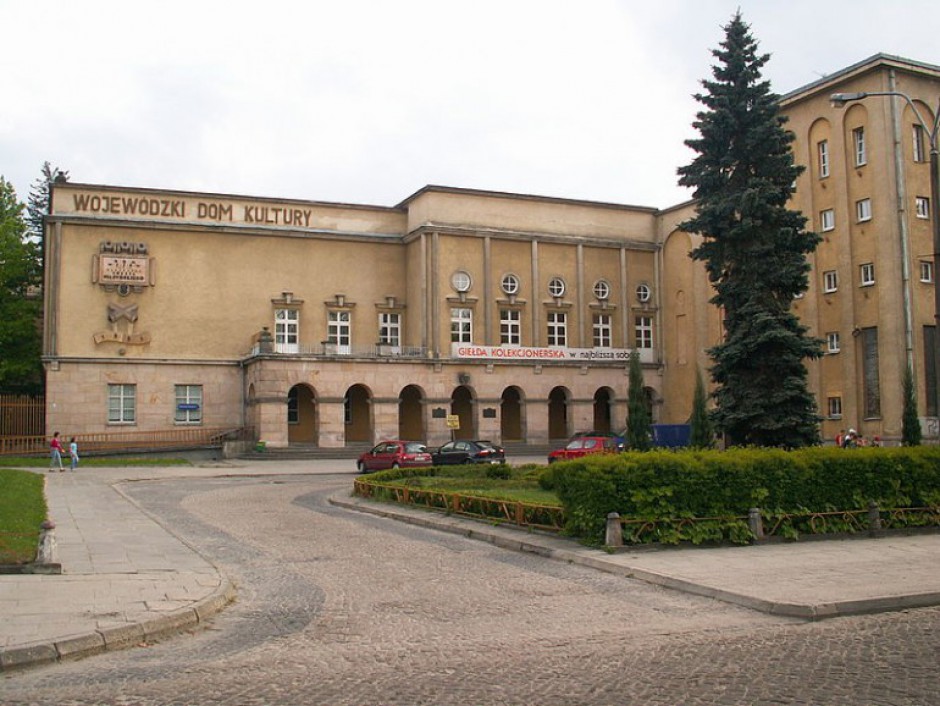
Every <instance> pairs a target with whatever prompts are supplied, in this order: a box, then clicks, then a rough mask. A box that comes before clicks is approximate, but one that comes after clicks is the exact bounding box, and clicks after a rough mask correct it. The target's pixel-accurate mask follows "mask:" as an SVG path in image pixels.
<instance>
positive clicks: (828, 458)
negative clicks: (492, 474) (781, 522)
mask: <svg viewBox="0 0 940 706" xmlns="http://www.w3.org/2000/svg"><path fill="white" fill-rule="evenodd" d="M543 485H544V486H545V487H547V488H549V489H551V490H554V491H555V492H556V493H557V495H558V497H559V499H560V500H561V502H562V504H563V505H564V508H565V513H566V517H567V524H566V529H567V531H569V532H570V533H571V534H574V535H576V536H579V537H582V538H584V539H587V540H588V541H592V542H600V541H602V540H603V536H604V529H605V521H606V517H607V514H608V513H610V512H618V513H620V515H621V517H632V518H640V519H650V520H652V519H668V518H688V517H700V518H704V517H733V516H741V515H747V512H748V510H749V509H750V508H752V507H759V508H761V509H762V510H763V511H764V512H765V513H766V514H768V515H773V514H782V513H794V512H827V511H832V510H855V509H864V508H866V507H867V506H868V503H869V502H872V501H874V502H877V503H878V505H879V506H880V507H881V508H883V509H892V508H899V507H922V506H930V507H937V506H940V447H934V446H929V447H928V446H922V447H913V448H866V449H852V450H848V449H837V448H818V447H817V448H810V449H802V450H799V451H779V450H773V449H731V450H728V451H688V452H678V453H676V452H668V451H661V452H649V453H627V454H620V455H616V456H601V455H597V456H586V457H584V458H583V459H579V460H576V461H567V462H564V463H557V464H554V465H553V466H551V467H550V470H549V471H548V472H547V473H546V474H545V475H544V476H543Z"/></svg>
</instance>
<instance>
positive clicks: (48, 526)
mask: <svg viewBox="0 0 940 706" xmlns="http://www.w3.org/2000/svg"><path fill="white" fill-rule="evenodd" d="M39 528H40V529H41V530H42V531H41V532H40V533H39V551H37V552H36V563H37V564H58V563H59V548H58V547H57V546H56V541H55V522H53V521H52V520H46V521H45V522H43V523H42V524H41V525H39Z"/></svg>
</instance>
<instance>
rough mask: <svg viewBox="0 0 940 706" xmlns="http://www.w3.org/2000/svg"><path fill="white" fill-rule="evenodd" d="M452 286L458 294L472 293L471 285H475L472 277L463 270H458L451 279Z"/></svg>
mask: <svg viewBox="0 0 940 706" xmlns="http://www.w3.org/2000/svg"><path fill="white" fill-rule="evenodd" d="M450 284H451V286H452V287H453V288H454V289H455V290H456V291H458V292H468V291H470V285H471V284H473V280H471V279H470V275H469V274H468V273H467V272H464V271H463V270H458V271H457V272H455V273H454V274H453V276H451V278H450Z"/></svg>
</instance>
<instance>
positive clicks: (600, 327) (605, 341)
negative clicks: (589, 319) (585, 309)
mask: <svg viewBox="0 0 940 706" xmlns="http://www.w3.org/2000/svg"><path fill="white" fill-rule="evenodd" d="M593 330H594V347H595V348H610V347H611V346H612V345H613V340H614V326H613V320H612V318H611V316H610V314H594V325H593Z"/></svg>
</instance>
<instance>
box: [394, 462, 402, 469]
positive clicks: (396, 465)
mask: <svg viewBox="0 0 940 706" xmlns="http://www.w3.org/2000/svg"><path fill="white" fill-rule="evenodd" d="M399 468H401V466H399V465H398V463H397V462H396V463H393V464H392V470H393V471H397V470H398V469H399Z"/></svg>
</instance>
